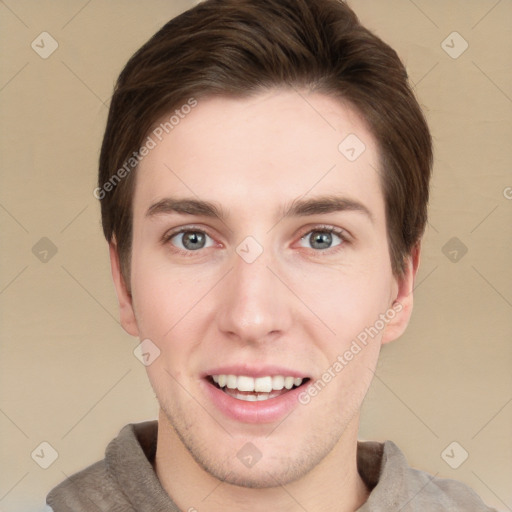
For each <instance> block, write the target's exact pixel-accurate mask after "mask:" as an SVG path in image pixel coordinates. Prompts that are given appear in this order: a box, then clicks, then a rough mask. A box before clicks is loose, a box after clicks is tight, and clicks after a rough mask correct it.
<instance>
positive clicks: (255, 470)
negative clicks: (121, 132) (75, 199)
mask: <svg viewBox="0 0 512 512" xmlns="http://www.w3.org/2000/svg"><path fill="white" fill-rule="evenodd" d="M348 134H356V135H357V137H358V138H359V139H360V140H361V141H363V142H364V144H365V146H366V150H365V151H364V152H363V153H362V154H361V156H359V158H357V160H355V161H353V162H351V161H349V160H348V159H347V158H346V157H345V156H344V155H343V154H342V153H341V152H340V151H339V150H338V145H339V144H340V142H341V141H342V140H343V139H344V138H345V137H346V136H347V135H348ZM378 169H379V155H378V151H377V147H376V143H375V140H374V138H373V137H372V135H371V134H370V132H369V131H368V129H367V128H366V126H365V123H364V122H363V120H362V119H361V117H360V116H359V115H358V114H357V112H355V111H354V110H353V109H352V108H350V107H349V106H348V105H346V104H343V103H342V102H340V101H339V100H337V99H334V98H332V97H329V96H326V95H322V94H319V93H307V92H305V91H304V92H302V93H301V94H298V93H297V92H296V91H294V90H284V89H275V90H267V91H265V92H262V93H259V94H258V95H257V96H253V97H251V98H249V99H243V100H240V99H229V98H210V99H202V100H200V101H199V104H198V106H197V107H196V108H194V109H193V110H192V112H191V113H190V114H188V115H187V116H186V118H185V119H183V120H182V121H181V122H180V124H179V126H177V127H176V128H175V129H174V130H173V131H171V132H170V133H169V134H168V135H166V136H165V137H164V139H163V140H162V141H161V142H159V144H158V145H157V147H155V148H154V149H152V150H151V151H150V153H149V154H148V155H147V156H146V157H145V158H144V159H143V161H142V162H141V163H140V166H139V168H138V170H137V183H136V188H135V196H134V215H133V228H134V229H133V246H132V260H131V276H130V279H131V295H130V294H129V293H128V292H127V287H126V283H125V281H124V280H123V278H122V275H121V273H120V269H119V261H118V256H117V250H116V246H115V241H114V242H113V243H112V244H111V246H110V254H111V264H112V273H113V277H114V283H115V286H116V291H117V294H118V298H119V304H120V313H121V321H122V325H123V327H124V329H125V330H126V331H127V332H128V333H129V334H131V335H133V336H138V337H139V338H140V339H141V340H144V339H147V338H149V339H150V340H151V341H152V342H153V343H154V344H155V345H156V346H157V347H158V348H159V350H160V351H161V353H160V356H159V357H158V358H156V359H155V360H154V362H153V363H152V364H150V365H149V366H147V367H146V370H147V373H148V377H149V379H150V382H151V385H152V387H153V389H154V392H155V395H156V397H157V399H158V402H159V405H160V412H159V429H158V441H157V451H156V458H155V464H154V467H155V470H156V473H157V475H158V478H159V479H160V481H161V483H162V486H163V488H164V489H165V490H166V491H167V493H168V494H169V495H170V496H172V499H173V500H174V501H175V502H176V504H177V505H178V506H179V507H180V509H181V510H190V509H192V510H193V507H194V508H195V509H197V510H208V511H210V512H216V511H220V510H222V511H223V512H226V511H249V510H250V511H268V510H284V511H296V510H301V511H302V510H304V509H306V510H308V511H320V510H321V511H323V512H326V511H334V510H336V511H353V510H356V509H357V508H358V507H359V506H361V505H362V504H363V503H364V501H366V499H367V497H368V493H369V491H368V489H367V488H366V486H365V484H364V482H363V481H362V479H361V477H360V476H359V474H358V472H357V467H356V449H357V432H358V425H359V413H360V408H361V404H362V402H363V399H364V396H365V394H366V392H367V390H368V388H369V386H370V383H371V380H372V376H373V370H375V367H376V364H377V359H378V356H379V351H380V348H381V345H382V344H384V343H388V342H390V341H392V340H394V339H396V338H398V337H399V336H400V335H401V334H402V333H403V331H404V330H405V328H406V326H407V324H408V321H409V318H410V315H411V311H412V303H413V295H412V288H413V282H414V277H415V274H416V272H417V268H418V265H419V245H418V246H417V247H416V248H415V249H414V251H413V252H412V254H411V256H410V257H409V259H408V264H407V269H406V272H405V275H404V276H403V278H402V279H397V278H396V277H395V276H394V275H393V273H392V269H391V262H390V257H389V247H388V242H387V234H386V219H385V205H384V198H383V194H382V190H381V186H380V183H379V175H378V173H377V171H376V170H378ZM329 170H330V171H329ZM328 171H329V172H328ZM326 194H331V195H332V194H336V195H340V196H344V197H347V198H350V199H352V200H354V201H357V202H359V203H362V204H363V205H365V206H366V208H367V209H368V210H369V212H370V214H371V217H372V219H370V217H369V216H367V215H365V214H364V213H362V212H361V211H337V212H331V213H322V214H315V215H312V216H306V217H304V216H303V217H290V218H283V212H284V211H286V209H287V208H289V207H290V205H291V204H292V202H293V201H294V200H296V199H300V198H303V199H306V198H308V199H309V198H313V197H316V196H321V195H326ZM170 196H173V197H180V198H181V197H188V198H194V199H202V200H209V201H215V202H216V203H218V204H219V205H221V206H222V208H223V210H224V211H225V212H226V213H227V217H226V218H225V219H223V220H220V219H216V218H209V217H205V216H198V215H187V214H178V213H173V212H171V213H165V214H158V215H153V216H147V215H146V212H147V210H148V208H149V207H150V206H151V205H153V204H154V203H156V202H157V201H159V200H161V199H163V198H165V197H170ZM326 225H327V226H332V227H336V228H341V229H343V230H345V232H346V233H349V234H350V235H349V236H348V238H347V240H346V241H342V240H341V238H337V236H336V235H333V237H332V239H331V240H332V242H331V245H330V246H329V248H327V249H325V248H324V249H319V248H318V245H315V243H314V241H313V242H312V241H311V234H312V232H314V233H316V232H317V231H319V230H320V231H322V228H325V226H326ZM188 226H191V227H190V231H194V232H197V230H200V231H201V230H203V232H205V233H206V234H207V235H208V237H206V245H205V246H204V248H200V249H196V250H188V253H189V255H188V256H185V255H184V254H180V253H179V252H178V251H179V249H181V250H182V251H185V252H187V251H186V247H185V246H184V245H182V244H183V243H184V239H183V237H182V236H181V235H177V236H176V237H174V238H171V239H167V241H162V238H164V235H166V234H169V233H171V231H172V230H173V229H175V228H180V227H188ZM247 236H252V237H254V239H256V240H257V241H258V243H259V244H260V246H261V247H262V248H263V252H262V254H261V255H260V256H259V257H258V258H257V259H256V260H255V261H254V262H253V263H247V262H246V261H244V259H242V258H241V257H240V256H239V255H238V254H237V252H236V248H237V246H238V245H239V244H240V243H241V242H242V241H243V240H244V239H245V238H246V237H247ZM187 247H190V245H188V246H187ZM192 247H195V246H192ZM396 301H398V303H400V304H401V305H402V308H401V311H400V312H399V313H397V314H396V315H395V316H394V318H393V319H392V320H390V321H389V322H388V323H387V324H386V325H385V328H384V330H382V331H380V332H379V334H378V336H376V337H375V338H373V340H371V342H369V343H368V344H367V346H366V347H364V349H363V350H361V351H360V352H359V353H358V354H357V355H356V356H355V357H354V358H353V359H352V361H350V362H349V364H347V365H346V367H344V369H343V371H341V372H339V373H338V374H336V377H335V378H333V379H332V380H331V381H330V382H329V383H328V384H327V385H326V386H325V388H324V389H323V390H322V391H321V392H320V393H319V394H318V395H317V396H316V397H314V398H313V399H311V401H310V403H309V404H307V405H298V406H297V407H296V408H295V409H294V410H293V411H292V413H291V414H289V415H288V416H287V417H286V418H285V419H284V420H280V421H279V422H273V423H265V424H249V423H244V422H240V421H235V420H233V419H230V418H228V417H226V416H225V415H223V414H222V413H221V412H220V411H219V410H218V409H217V408H216V407H215V406H214V405H213V404H212V402H211V401H210V400H209V399H208V397H207V396H206V395H205V393H204V391H203V389H202V385H201V384H202V382H201V378H200V375H201V373H202V372H204V371H206V370H208V369H211V368H213V367H214V366H218V365H221V364H236V363H244V362H250V363H255V362H256V363H261V364H278V365H282V366H286V367H288V368H293V369H297V370H298V371H299V372H301V373H304V374H307V375H309V376H311V379H312V380H311V382H314V381H315V380H316V379H320V378H321V377H322V374H323V373H324V372H325V371H326V370H327V369H328V368H329V367H331V366H332V365H333V363H334V362H335V361H336V359H337V357H338V355H340V354H343V353H344V352H345V351H346V350H347V349H348V348H349V347H350V345H351V343H352V341H353V340H354V339H355V338H356V336H357V335H358V334H359V333H360V332H362V331H363V330H364V329H365V327H368V326H371V325H374V324H375V322H376V320H377V319H378V318H379V315H380V314H382V313H385V312H386V311H387V310H389V309H390V308H391V307H392V306H393V304H395V305H396ZM248 442H251V443H252V444H254V446H256V447H257V449H258V450H259V451H260V452H261V454H262V457H261V459H260V460H259V461H258V462H257V463H256V464H255V465H254V466H253V467H251V468H247V467H245V466H244V465H243V464H241V463H240V460H239V459H238V458H237V456H236V455H237V452H238V450H240V449H241V448H242V447H243V446H244V445H245V444H246V443H248ZM203 499H204V500H205V501H202V500H203Z"/></svg>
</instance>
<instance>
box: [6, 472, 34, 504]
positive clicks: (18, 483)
mask: <svg viewBox="0 0 512 512" xmlns="http://www.w3.org/2000/svg"><path fill="white" fill-rule="evenodd" d="M29 473H30V471H27V472H26V473H25V474H24V475H23V476H22V477H21V478H20V479H19V480H18V481H17V482H16V483H15V484H14V485H13V486H12V487H11V488H10V489H9V490H8V491H7V492H6V493H5V494H4V495H3V496H2V497H1V498H0V501H2V500H3V499H4V498H6V497H7V495H8V494H9V493H10V492H11V491H12V490H13V489H14V488H15V487H16V486H17V485H18V484H19V483H20V482H21V481H22V480H23V479H24V478H25V477H26V476H27V475H28V474H29Z"/></svg>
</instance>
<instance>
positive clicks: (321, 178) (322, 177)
mask: <svg viewBox="0 0 512 512" xmlns="http://www.w3.org/2000/svg"><path fill="white" fill-rule="evenodd" d="M370 165H371V164H370ZM335 167H336V164H334V165H333V166H332V167H331V168H330V169H329V170H328V171H327V172H326V173H325V174H324V175H323V176H321V177H320V178H319V179H318V180H317V181H316V182H315V183H314V184H313V185H312V186H311V187H310V188H309V190H307V191H306V192H304V194H302V196H300V199H302V198H303V197H305V196H306V195H308V194H309V193H310V192H311V191H312V190H313V189H314V188H315V187H316V186H317V185H318V184H319V183H320V182H321V181H322V180H323V179H324V178H325V177H326V176H327V175H328V174H329V173H330V172H331V171H332V170H333V169H334V168H335ZM371 167H373V165H371ZM374 169H375V168H374ZM284 217H285V216H284V215H283V216H282V217H281V218H280V219H279V220H278V221H277V222H276V223H275V224H274V225H273V226H272V227H271V228H270V229H269V230H268V231H267V233H270V232H271V231H272V230H273V229H274V228H275V227H276V226H277V225H278V224H279V223H280V222H281V221H282V220H283V219H284Z"/></svg>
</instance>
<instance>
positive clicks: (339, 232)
mask: <svg viewBox="0 0 512 512" xmlns="http://www.w3.org/2000/svg"><path fill="white" fill-rule="evenodd" d="M315 231H319V232H321V233H334V234H335V235H336V236H338V237H339V238H340V240H341V243H340V244H339V245H336V246H334V247H331V248H329V249H323V250H314V249H311V250H312V251H314V252H315V253H318V254H321V253H329V254H332V253H336V252H338V251H339V250H342V248H343V246H344V245H346V244H350V243H351V241H350V240H349V237H348V233H347V231H346V230H345V229H341V228H336V227H334V226H328V225H319V226H315V227H313V228H310V229H309V230H308V231H306V232H304V234H303V235H301V236H300V237H299V239H300V240H302V239H303V238H305V237H306V235H309V234H311V233H313V232H315ZM188 232H199V233H203V234H205V235H207V236H209V237H210V238H211V239H213V237H212V236H211V235H210V234H209V233H208V232H207V231H205V230H204V229H202V228H199V227H196V226H184V227H182V228H179V229H177V230H175V231H172V232H171V233H166V234H165V235H164V236H163V237H162V243H163V244H164V245H167V244H168V243H169V242H170V241H171V240H172V239H173V238H174V237H175V236H177V235H179V234H180V233H188ZM171 245H172V244H171ZM303 249H306V248H305V247H303ZM172 251H173V252H176V253H177V254H180V255H182V256H185V257H191V256H195V255H196V253H198V252H200V249H198V250H197V251H184V250H183V249H180V248H178V247H176V246H174V245H172Z"/></svg>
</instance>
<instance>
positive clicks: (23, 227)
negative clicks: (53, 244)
mask: <svg viewBox="0 0 512 512" xmlns="http://www.w3.org/2000/svg"><path fill="white" fill-rule="evenodd" d="M0 208H2V210H4V211H5V213H7V215H9V217H11V219H12V220H13V221H14V222H16V224H18V226H20V227H21V228H22V229H23V230H24V231H25V233H28V229H27V228H26V227H25V226H24V225H23V224H22V223H21V222H20V221H19V220H18V219H17V218H16V217H15V216H14V215H13V214H12V213H11V212H10V211H9V210H8V209H7V208H6V207H5V206H4V205H3V204H2V203H0Z"/></svg>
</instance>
